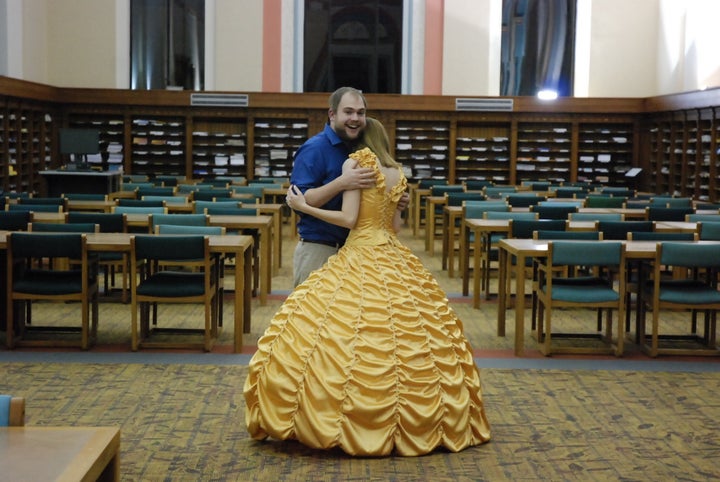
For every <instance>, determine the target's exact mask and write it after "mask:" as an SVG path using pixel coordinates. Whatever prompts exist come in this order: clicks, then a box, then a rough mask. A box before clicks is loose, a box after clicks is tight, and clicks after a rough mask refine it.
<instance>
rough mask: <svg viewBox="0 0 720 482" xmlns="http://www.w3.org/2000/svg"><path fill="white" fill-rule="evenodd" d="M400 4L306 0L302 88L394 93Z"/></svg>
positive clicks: (399, 55)
mask: <svg viewBox="0 0 720 482" xmlns="http://www.w3.org/2000/svg"><path fill="white" fill-rule="evenodd" d="M402 27H403V0H365V1H359V0H306V2H305V12H304V39H303V41H304V52H305V54H304V61H303V72H304V82H303V90H304V91H305V92H329V91H332V90H335V89H336V88H337V87H341V86H343V85H350V86H353V87H356V88H358V89H361V90H363V91H364V92H373V93H400V89H401V69H402V39H403V33H402Z"/></svg>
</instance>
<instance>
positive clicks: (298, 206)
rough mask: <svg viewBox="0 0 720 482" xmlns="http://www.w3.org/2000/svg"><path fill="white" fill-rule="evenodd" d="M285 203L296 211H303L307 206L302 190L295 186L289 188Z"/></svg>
mask: <svg viewBox="0 0 720 482" xmlns="http://www.w3.org/2000/svg"><path fill="white" fill-rule="evenodd" d="M285 202H286V203H287V205H288V206H290V208H291V209H294V210H296V211H302V209H303V207H305V206H307V202H305V196H304V195H303V193H302V192H301V191H300V189H298V188H297V187H295V186H290V188H288V191H287V195H286V196H285Z"/></svg>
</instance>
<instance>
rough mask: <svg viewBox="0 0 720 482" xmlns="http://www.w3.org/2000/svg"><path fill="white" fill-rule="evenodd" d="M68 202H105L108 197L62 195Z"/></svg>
mask: <svg viewBox="0 0 720 482" xmlns="http://www.w3.org/2000/svg"><path fill="white" fill-rule="evenodd" d="M62 197H64V198H65V199H67V200H68V201H107V200H108V195H107V194H101V193H85V192H69V193H65V194H63V195H62Z"/></svg>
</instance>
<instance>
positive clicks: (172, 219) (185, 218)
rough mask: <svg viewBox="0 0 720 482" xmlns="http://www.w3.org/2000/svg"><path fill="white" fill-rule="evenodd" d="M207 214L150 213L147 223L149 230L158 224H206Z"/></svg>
mask: <svg viewBox="0 0 720 482" xmlns="http://www.w3.org/2000/svg"><path fill="white" fill-rule="evenodd" d="M208 220H209V218H208V216H207V215H206V214H151V215H150V219H148V223H149V224H150V230H151V231H153V230H154V229H155V226H157V225H160V224H173V225H175V226H207V224H208Z"/></svg>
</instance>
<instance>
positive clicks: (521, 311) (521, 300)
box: [506, 254, 525, 356]
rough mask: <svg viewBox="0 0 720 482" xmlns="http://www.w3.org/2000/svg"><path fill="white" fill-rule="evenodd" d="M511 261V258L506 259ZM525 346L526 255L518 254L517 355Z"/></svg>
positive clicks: (519, 354) (516, 291) (516, 277)
mask: <svg viewBox="0 0 720 482" xmlns="http://www.w3.org/2000/svg"><path fill="white" fill-rule="evenodd" d="M506 262H509V260H506ZM524 348H525V255H522V254H518V255H517V256H516V265H515V356H522V354H523V350H524Z"/></svg>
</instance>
